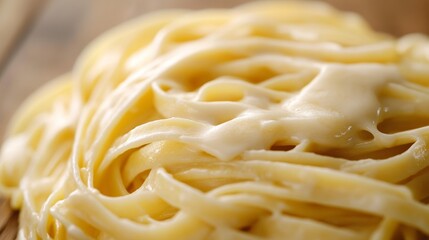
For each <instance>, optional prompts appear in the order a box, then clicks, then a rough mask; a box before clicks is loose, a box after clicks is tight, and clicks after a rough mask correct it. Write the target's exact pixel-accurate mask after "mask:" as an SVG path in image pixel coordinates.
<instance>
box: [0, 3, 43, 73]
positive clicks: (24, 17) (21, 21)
mask: <svg viewBox="0 0 429 240" xmlns="http://www.w3.org/2000/svg"><path fill="white" fill-rule="evenodd" d="M45 2H46V0H33V1H28V0H1V1H0V36H1V41H0V71H1V69H2V68H4V65H5V64H6V62H7V59H8V57H9V56H10V55H11V54H12V52H13V50H14V49H16V47H17V45H18V43H19V42H20V41H21V40H22V39H23V38H22V35H23V34H25V30H26V29H28V28H29V27H30V26H31V23H32V22H33V20H34V18H35V17H36V16H37V13H38V12H39V10H40V9H41V8H42V7H43V5H44V3H45Z"/></svg>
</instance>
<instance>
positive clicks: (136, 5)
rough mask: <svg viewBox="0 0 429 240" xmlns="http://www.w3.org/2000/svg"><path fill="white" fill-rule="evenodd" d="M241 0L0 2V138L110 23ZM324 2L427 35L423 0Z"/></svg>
mask: <svg viewBox="0 0 429 240" xmlns="http://www.w3.org/2000/svg"><path fill="white" fill-rule="evenodd" d="M302 1H305V0H302ZM245 2H250V1H249V0H0V140H1V139H2V138H3V135H4V130H5V127H6V124H7V122H8V120H9V119H10V116H11V115H12V113H13V112H14V111H15V110H16V109H17V107H18V106H19V104H20V103H21V102H22V101H23V100H24V99H25V97H27V96H28V95H29V94H30V93H31V92H32V91H34V90H35V89H36V88H38V87H39V86H40V85H42V84H43V83H45V82H47V81H49V80H51V79H52V78H54V77H56V76H59V75H61V74H63V73H65V72H68V71H70V69H71V68H72V66H73V63H74V61H75V59H76V57H77V56H78V55H79V53H80V52H81V51H82V49H83V48H84V47H85V46H86V45H87V44H88V43H89V42H90V41H91V40H92V39H94V38H95V37H96V36H98V35H99V34H100V33H102V32H104V31H105V30H107V29H109V28H111V27H112V26H114V25H117V24H118V23H121V22H123V21H125V20H127V19H130V18H133V17H136V16H138V15H141V14H144V13H147V12H151V11H154V10H158V9H164V8H190V9H201V8H213V7H232V6H236V5H238V4H242V3H245ZM324 2H327V3H330V4H332V5H333V6H335V7H336V8H338V9H341V10H346V11H353V12H357V13H359V14H360V15H362V16H363V17H364V18H365V19H366V20H367V21H368V22H369V23H370V25H371V26H372V27H373V28H374V29H376V30H378V31H383V32H387V33H390V34H392V35H395V36H401V35H404V34H407V33H412V32H421V33H425V34H429V0H407V1H405V0H389V1H386V0H324ZM0 142H1V141H0ZM11 216H15V217H11ZM16 226H17V221H16V214H13V212H11V211H10V209H8V205H7V204H6V202H4V201H2V200H1V199H0V239H2V240H7V239H14V238H15V231H14V230H16Z"/></svg>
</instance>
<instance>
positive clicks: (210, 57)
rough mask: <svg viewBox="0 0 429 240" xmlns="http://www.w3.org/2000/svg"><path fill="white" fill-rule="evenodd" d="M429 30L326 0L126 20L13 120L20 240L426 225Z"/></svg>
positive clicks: (371, 233)
mask: <svg viewBox="0 0 429 240" xmlns="http://www.w3.org/2000/svg"><path fill="white" fill-rule="evenodd" d="M428 87H429V40H428V38H427V37H425V36H423V35H409V36H405V37H402V38H400V39H394V38H392V37H389V36H387V35H384V34H381V33H377V32H375V31H373V30H372V29H371V28H370V27H369V26H368V25H367V23H366V22H365V21H364V20H362V19H361V18H360V17H359V16H357V15H355V14H352V13H343V12H339V11H337V10H335V9H332V8H331V7H329V6H327V5H325V4H321V3H316V2H259V3H252V4H248V5H244V6H241V7H238V8H234V9H230V10H226V9H218V10H205V11H195V12H191V11H165V12H160V13H157V14H151V15H148V16H145V17H143V18H140V19H137V20H134V21H133V22H130V23H127V24H125V25H123V26H120V27H118V28H116V29H114V30H112V31H110V32H108V33H106V34H105V35H103V36H101V37H100V38H99V39H98V40H96V41H95V42H94V43H93V44H91V45H90V46H89V47H88V49H87V50H86V51H85V52H84V53H83V54H82V56H81V57H80V58H79V60H78V61H77V63H76V66H75V68H74V69H73V71H72V72H71V73H70V74H68V75H65V76H63V77H60V78H59V79H57V80H55V81H53V82H51V83H49V84H48V85H47V86H45V87H43V88H42V89H41V90H39V91H38V92H36V93H35V94H34V95H33V96H31V97H30V98H29V99H28V100H27V101H26V103H25V104H24V105H23V106H22V108H21V109H20V110H19V111H18V112H17V113H16V115H15V117H14V118H13V119H12V121H11V123H10V128H9V131H8V134H7V136H6V139H5V142H4V145H3V148H2V152H1V156H0V158H1V162H0V191H1V192H2V193H4V194H5V195H7V196H8V197H10V198H11V202H12V205H13V207H14V208H16V209H20V210H21V213H20V230H19V235H18V237H19V238H21V239H128V240H131V239H222V240H226V239H231V240H236V239H249V240H250V239H252V240H256V239H347V240H350V239H352V240H354V239H374V240H375V239H391V238H396V239H420V238H423V237H425V236H426V237H427V236H428V235H429V206H428V202H429V190H428V186H429V167H428V165H429V155H428V146H427V145H428V143H429V107H428V106H429V88H428Z"/></svg>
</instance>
